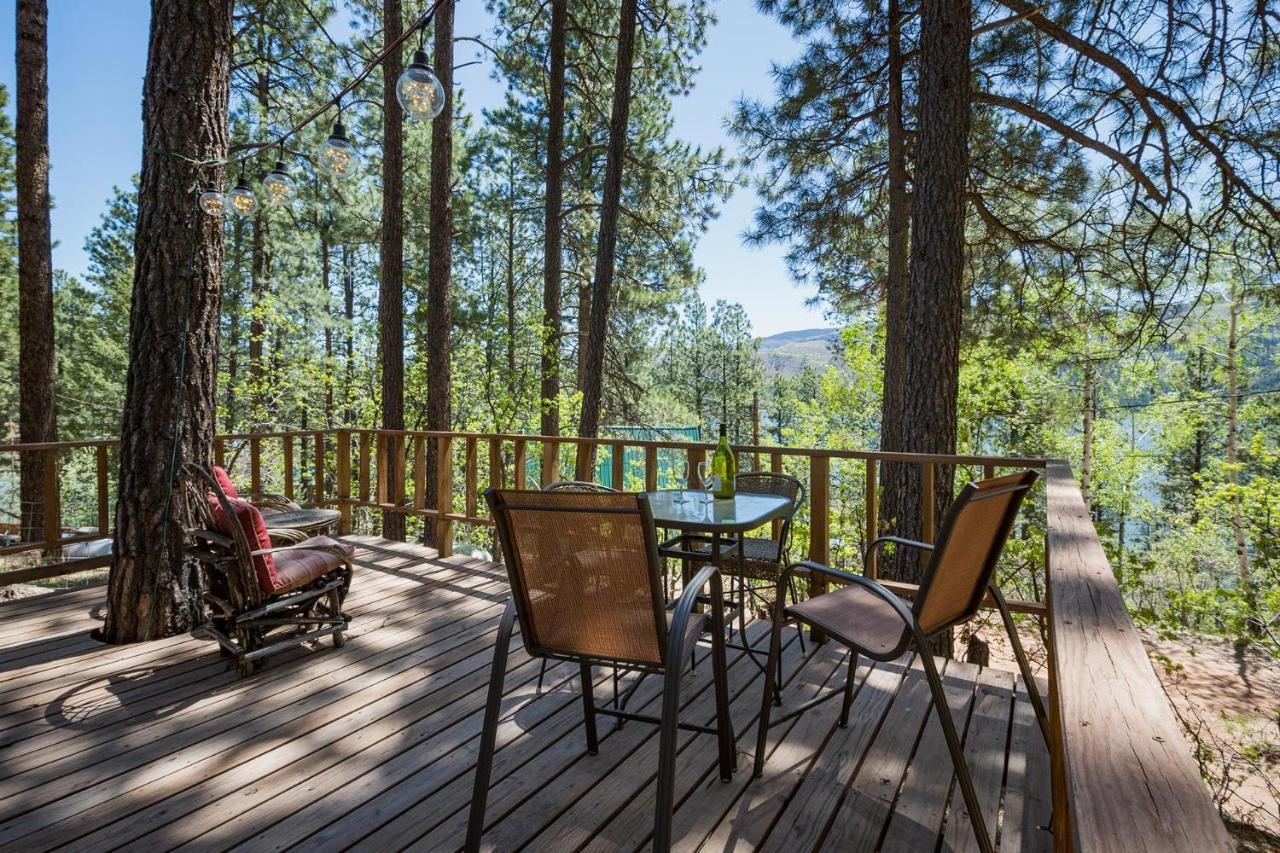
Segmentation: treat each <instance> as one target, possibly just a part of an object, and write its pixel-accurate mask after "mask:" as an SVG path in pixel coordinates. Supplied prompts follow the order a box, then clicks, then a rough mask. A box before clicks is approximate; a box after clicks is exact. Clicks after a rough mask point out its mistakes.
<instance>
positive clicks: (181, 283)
mask: <svg viewBox="0 0 1280 853" xmlns="http://www.w3.org/2000/svg"><path fill="white" fill-rule="evenodd" d="M232 6H233V3H232V0H153V2H152V4H151V37H150V48H149V51H148V56H147V74H146V79H145V81H144V83H143V99H142V138H143V144H144V147H143V156H142V177H141V181H140V183H139V188H138V226H137V232H136V238H135V265H134V285H133V303H132V308H131V311H130V320H129V353H130V359H129V372H128V379H127V384H126V390H125V403H124V416H123V418H122V422H121V427H120V477H119V482H120V490H119V499H118V502H117V505H116V530H115V554H114V556H113V558H112V565H111V575H110V581H109V587H108V592H107V615H106V625H105V627H104V629H103V630H104V635H105V637H106V639H107V640H108V641H109V642H113V643H125V642H133V641H138V640H150V639H155V638H157V637H161V636H165V635H168V634H173V633H177V632H180V631H185V630H187V629H189V628H190V627H191V626H192V625H193V624H194V623H195V622H196V621H197V620H198V618H199V589H198V586H199V584H198V581H197V580H196V578H195V577H194V576H193V571H192V567H191V566H190V564H189V563H188V562H187V561H186V560H185V559H184V555H183V539H184V536H183V531H184V529H185V528H187V527H189V526H190V524H191V523H192V522H193V521H194V519H193V518H192V516H191V510H190V504H189V503H188V501H187V500H186V495H185V494H184V489H183V483H182V482H181V481H180V478H179V474H180V472H181V467H180V466H181V465H182V464H183V463H185V462H187V461H195V462H199V463H202V464H206V463H208V461H209V456H210V451H211V448H212V444H213V428H214V413H215V400H214V393H215V384H216V381H217V369H218V359H217V333H218V312H219V308H220V305H219V302H220V298H221V285H222V280H221V272H222V220H220V219H215V218H213V217H208V216H205V215H203V214H202V213H200V211H199V209H198V208H197V207H196V203H195V198H194V194H195V192H197V191H198V189H199V187H200V186H201V185H202V184H204V183H205V182H206V181H208V180H209V179H211V178H212V179H214V180H221V178H222V175H221V174H218V173H217V172H216V171H213V173H212V174H211V173H210V171H212V170H210V171H206V170H202V169H200V168H198V167H196V166H194V165H193V163H195V162H199V161H209V160H215V161H217V160H221V159H223V158H225V157H226V156H227V118H228V116H227V97H228V88H229V87H228V80H229V77H230V73H231V52H232V38H231V16H232ZM169 151H172V152H177V153H178V154H180V155H182V156H180V157H175V156H172V155H169V154H165V153H161V152H169ZM196 499H197V500H199V499H202V498H201V497H200V496H197V498H196Z"/></svg>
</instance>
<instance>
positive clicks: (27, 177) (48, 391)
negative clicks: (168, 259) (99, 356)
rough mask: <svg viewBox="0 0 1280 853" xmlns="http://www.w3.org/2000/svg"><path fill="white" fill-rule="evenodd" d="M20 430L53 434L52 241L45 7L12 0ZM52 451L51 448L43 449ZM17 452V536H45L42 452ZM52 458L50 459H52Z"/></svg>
mask: <svg viewBox="0 0 1280 853" xmlns="http://www.w3.org/2000/svg"><path fill="white" fill-rule="evenodd" d="M17 15H18V24H17V26H18V34H17V64H18V80H17V83H18V102H17V117H18V122H17V136H16V141H17V164H16V165H17V176H16V177H17V189H18V199H17V201H18V335H19V342H18V435H19V440H20V441H22V442H23V443H24V444H26V443H36V442H45V441H57V440H58V424H57V402H56V397H55V393H54V392H55V388H54V381H55V379H54V349H53V241H52V238H51V236H50V227H49V208H50V199H49V61H48V23H49V11H48V8H47V6H46V4H45V0H18V5H17ZM49 455H52V454H49ZM19 456H20V463H19V464H20V472H19V478H20V482H21V485H20V488H19V492H20V497H21V503H22V512H21V525H22V538H23V540H24V541H27V542H31V541H36V540H40V539H44V538H45V532H46V518H45V502H46V499H48V500H51V501H55V502H56V501H57V495H56V494H53V495H46V494H45V488H44V486H45V475H44V466H45V457H46V454H45V453H22V454H19ZM50 461H54V460H52V459H51V460H50Z"/></svg>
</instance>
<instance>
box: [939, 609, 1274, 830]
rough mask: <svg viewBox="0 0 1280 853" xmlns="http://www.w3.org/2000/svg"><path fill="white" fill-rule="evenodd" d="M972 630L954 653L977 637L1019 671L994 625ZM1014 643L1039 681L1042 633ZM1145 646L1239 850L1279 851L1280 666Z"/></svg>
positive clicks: (1199, 648)
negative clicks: (1019, 645)
mask: <svg viewBox="0 0 1280 853" xmlns="http://www.w3.org/2000/svg"><path fill="white" fill-rule="evenodd" d="M973 625H974V628H973V631H971V632H970V631H965V632H962V633H961V634H960V636H958V637H957V643H956V654H957V655H959V656H962V657H963V656H965V654H966V652H967V651H968V649H969V648H970V638H971V637H970V635H971V634H976V636H977V638H978V639H979V640H980V641H981V642H983V643H986V644H987V647H988V652H989V654H990V663H991V665H992V666H997V667H1000V668H1002V669H1010V670H1016V668H1017V664H1016V662H1015V661H1014V658H1013V653H1012V650H1011V648H1010V646H1009V642H1008V640H1007V638H1006V637H1005V633H1004V631H1003V630H1002V629H1001V627H1000V625H999V622H998V620H992V621H986V622H978V621H975V622H974V623H973ZM1019 636H1020V637H1021V638H1022V642H1023V645H1024V646H1025V647H1026V648H1027V650H1028V656H1029V657H1030V658H1031V661H1032V667H1033V669H1034V670H1035V671H1036V673H1037V674H1040V675H1043V673H1044V660H1045V650H1044V644H1043V642H1041V638H1040V636H1039V632H1038V631H1036V630H1034V629H1033V627H1032V625H1031V624H1030V623H1028V624H1025V625H1023V626H1021V630H1020V631H1019ZM1142 640H1143V643H1144V644H1145V645H1146V647H1147V654H1148V656H1149V657H1150V658H1151V664H1152V667H1153V668H1154V669H1155V671H1156V674H1157V675H1158V676H1159V678H1160V681H1161V683H1162V684H1163V685H1164V688H1165V693H1166V694H1167V695H1168V696H1169V700H1170V702H1171V703H1172V705H1173V707H1174V710H1175V712H1176V713H1177V715H1178V718H1179V720H1180V721H1181V723H1182V726H1183V733H1184V735H1185V737H1186V741H1187V749H1188V751H1190V752H1191V753H1192V754H1193V755H1195V756H1196V757H1197V760H1198V761H1199V762H1200V765H1201V775H1202V776H1204V777H1205V779H1206V781H1207V782H1208V784H1209V787H1210V790H1211V791H1212V792H1213V795H1214V798H1215V799H1216V800H1217V802H1218V806H1219V809H1220V810H1221V811H1222V813H1223V815H1224V817H1225V818H1226V819H1227V828H1228V829H1229V830H1230V831H1231V834H1232V836H1233V837H1234V838H1235V841H1236V844H1237V845H1238V849H1239V850H1240V851H1242V852H1243V853H1252V851H1264V850H1265V851H1280V660H1277V659H1276V658H1275V657H1272V656H1271V655H1270V654H1268V653H1266V652H1265V651H1263V650H1259V649H1257V648H1254V647H1247V648H1237V647H1236V646H1235V645H1234V644H1233V643H1232V642H1231V641H1230V640H1227V639H1222V638H1218V637H1205V636H1192V635H1185V634H1164V633H1157V632H1156V631H1153V630H1149V629H1142Z"/></svg>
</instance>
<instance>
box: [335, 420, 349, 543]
mask: <svg viewBox="0 0 1280 853" xmlns="http://www.w3.org/2000/svg"><path fill="white" fill-rule="evenodd" d="M350 500H351V430H349V429H340V430H338V512H339V516H338V533H339V534H340V535H342V536H346V535H348V534H350V533H351V504H350Z"/></svg>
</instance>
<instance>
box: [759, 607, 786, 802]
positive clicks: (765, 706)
mask: <svg viewBox="0 0 1280 853" xmlns="http://www.w3.org/2000/svg"><path fill="white" fill-rule="evenodd" d="M785 614H786V606H785V605H784V604H783V603H781V602H778V603H775V604H774V606H773V627H772V628H771V630H770V631H769V662H768V663H767V664H765V667H764V695H763V696H761V697H760V723H759V729H758V731H757V732H756V762H755V768H754V769H753V770H752V775H753V776H755V778H757V779H758V778H760V776H762V775H763V774H764V751H765V742H766V741H767V739H768V736H769V715H770V713H771V712H772V711H773V703H774V699H775V697H774V693H781V692H782V685H780V684H776V683H775V681H774V678H775V674H776V673H777V671H778V661H779V660H780V659H781V657H782V626H783V624H784V622H785V621H786V615H785Z"/></svg>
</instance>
